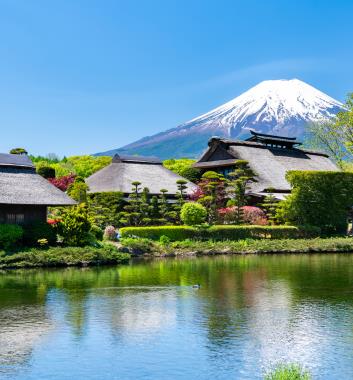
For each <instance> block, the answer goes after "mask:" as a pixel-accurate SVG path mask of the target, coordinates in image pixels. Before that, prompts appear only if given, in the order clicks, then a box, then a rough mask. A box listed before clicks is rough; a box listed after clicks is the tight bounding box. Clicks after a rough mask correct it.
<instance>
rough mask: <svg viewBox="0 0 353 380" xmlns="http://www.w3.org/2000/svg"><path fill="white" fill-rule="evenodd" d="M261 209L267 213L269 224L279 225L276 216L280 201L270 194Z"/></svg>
mask: <svg viewBox="0 0 353 380" xmlns="http://www.w3.org/2000/svg"><path fill="white" fill-rule="evenodd" d="M261 208H262V209H263V210H264V211H265V213H266V217H267V220H268V223H269V224H270V225H275V224H276V223H277V219H276V214H277V208H278V199H276V198H275V197H274V195H273V194H272V193H271V192H270V193H268V194H267V195H266V197H265V198H264V200H263V202H262V204H261Z"/></svg>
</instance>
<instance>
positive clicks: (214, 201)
mask: <svg viewBox="0 0 353 380" xmlns="http://www.w3.org/2000/svg"><path fill="white" fill-rule="evenodd" d="M198 186H199V187H200V189H201V194H202V195H201V197H200V198H199V199H197V201H198V202H199V203H201V204H202V205H204V206H205V207H206V209H207V211H208V223H210V224H213V223H215V222H216V221H217V210H218V209H219V208H221V207H224V205H225V199H226V192H225V178H224V176H223V175H222V174H219V173H216V172H214V171H208V172H206V173H204V174H203V175H202V177H201V181H200V182H199V183H198Z"/></svg>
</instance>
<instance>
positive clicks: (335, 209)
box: [277, 171, 353, 233]
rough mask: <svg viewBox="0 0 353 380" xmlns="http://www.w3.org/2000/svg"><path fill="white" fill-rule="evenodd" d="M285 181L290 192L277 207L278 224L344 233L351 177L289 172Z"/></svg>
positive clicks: (351, 200) (351, 192) (351, 202)
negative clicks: (283, 223)
mask: <svg viewBox="0 0 353 380" xmlns="http://www.w3.org/2000/svg"><path fill="white" fill-rule="evenodd" d="M286 178H287V180H288V182H289V183H290V184H291V185H292V188H293V190H292V193H291V195H290V196H288V197H287V199H286V200H284V201H282V202H280V204H279V207H278V210H277V215H278V218H279V220H282V221H284V222H288V223H291V224H296V225H305V224H308V225H313V226H318V227H320V228H321V229H322V230H323V232H325V233H343V232H346V229H347V216H348V210H349V209H350V208H351V207H352V205H353V173H347V172H334V171H332V172H329V171H289V172H288V173H287V175H286Z"/></svg>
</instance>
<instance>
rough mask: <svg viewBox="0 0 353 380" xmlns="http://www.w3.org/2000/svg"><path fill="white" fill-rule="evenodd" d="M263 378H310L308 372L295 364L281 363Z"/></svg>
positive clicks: (307, 379) (273, 379)
mask: <svg viewBox="0 0 353 380" xmlns="http://www.w3.org/2000/svg"><path fill="white" fill-rule="evenodd" d="M264 379H265V380H310V379H311V376H310V373H309V372H307V371H305V370H303V369H302V368H301V367H300V366H299V365H297V364H281V365H279V366H278V367H277V368H275V369H274V370H272V371H270V372H269V373H267V374H266V375H265V378H264Z"/></svg>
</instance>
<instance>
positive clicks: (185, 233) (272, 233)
mask: <svg viewBox="0 0 353 380" xmlns="http://www.w3.org/2000/svg"><path fill="white" fill-rule="evenodd" d="M120 234H121V236H122V237H123V238H125V237H140V238H149V239H153V240H159V239H160V238H161V236H163V235H164V236H167V237H168V238H169V239H170V240H171V241H178V240H179V241H180V240H185V239H194V240H241V239H261V238H266V239H289V238H300V237H313V236H318V235H319V234H320V229H318V228H314V227H311V228H309V227H294V226H222V225H221V226H211V227H209V228H207V227H204V228H196V227H191V226H159V227H157V226H156V227H124V228H121V229H120Z"/></svg>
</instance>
